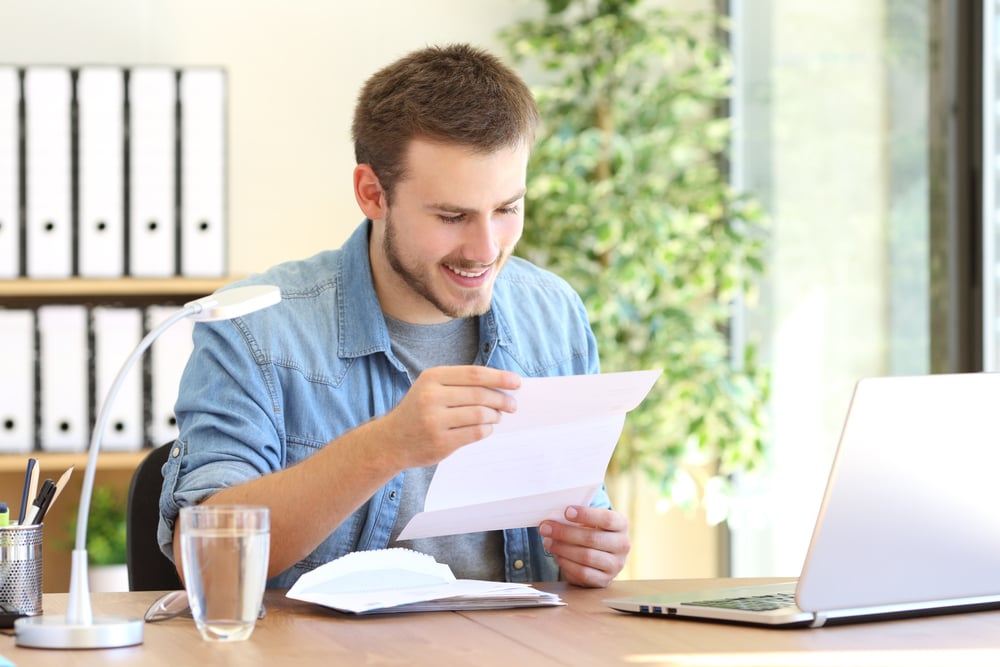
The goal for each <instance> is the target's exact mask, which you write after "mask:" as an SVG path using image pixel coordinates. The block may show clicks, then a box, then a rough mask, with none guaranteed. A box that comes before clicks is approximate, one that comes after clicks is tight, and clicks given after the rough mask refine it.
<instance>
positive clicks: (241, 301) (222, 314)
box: [184, 285, 281, 322]
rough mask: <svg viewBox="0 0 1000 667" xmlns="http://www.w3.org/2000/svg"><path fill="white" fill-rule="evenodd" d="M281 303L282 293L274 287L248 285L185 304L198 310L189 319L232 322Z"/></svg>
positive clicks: (185, 306)
mask: <svg viewBox="0 0 1000 667" xmlns="http://www.w3.org/2000/svg"><path fill="white" fill-rule="evenodd" d="M279 301H281V291H280V290H278V288H277V287H275V286H274V285H246V286H244V287H234V288H233V289H227V290H222V291H220V292H216V293H214V294H209V295H208V296H203V297H201V298H200V299H196V300H194V301H190V302H188V303H186V304H184V308H185V309H187V308H195V307H196V308H198V310H197V311H195V312H193V313H191V314H190V315H189V316H188V319H191V320H196V321H199V322H215V321H218V320H231V319H233V318H234V317H240V316H241V315H246V314H247V313H252V312H254V311H255V310H261V309H262V308H267V307H268V306H273V305H274V304H276V303H278V302H279Z"/></svg>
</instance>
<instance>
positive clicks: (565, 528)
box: [539, 505, 632, 588]
mask: <svg viewBox="0 0 1000 667" xmlns="http://www.w3.org/2000/svg"><path fill="white" fill-rule="evenodd" d="M566 519H567V520H569V521H572V522H573V523H572V524H570V525H567V524H564V523H559V522H558V521H543V522H542V525H541V526H539V532H540V533H541V535H542V544H543V546H544V547H545V550H546V551H548V552H549V553H551V554H552V555H553V556H555V559H556V563H558V565H559V567H560V568H561V569H562V578H563V579H565V580H566V581H568V582H569V583H571V584H576V585H577V586H586V587H589V588H604V587H605V586H607V585H608V584H609V583H611V580H612V579H614V578H615V577H616V576H617V575H618V573H619V572H621V571H622V568H623V567H625V558H626V557H627V556H628V552H629V550H630V549H631V548H632V544H631V542H629V538H628V519H626V518H625V516H624V515H622V514H619V513H618V512H615V511H614V510H607V509H599V508H595V507H581V506H578V505H573V506H570V507H567V508H566Z"/></svg>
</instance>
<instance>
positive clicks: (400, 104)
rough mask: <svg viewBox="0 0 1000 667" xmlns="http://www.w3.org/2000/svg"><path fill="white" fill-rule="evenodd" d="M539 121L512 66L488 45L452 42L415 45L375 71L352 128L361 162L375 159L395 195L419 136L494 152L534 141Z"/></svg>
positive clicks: (374, 164)
mask: <svg viewBox="0 0 1000 667" xmlns="http://www.w3.org/2000/svg"><path fill="white" fill-rule="evenodd" d="M537 126H538V107H537V106H536V105H535V99H534V97H533V96H532V94H531V91H530V90H529V89H528V86H527V85H526V84H525V83H524V81H523V80H521V78H520V77H519V76H518V75H517V74H516V73H515V72H514V71H513V70H512V69H510V68H509V67H507V66H506V65H504V64H503V63H502V62H501V61H500V60H499V59H498V58H497V57H495V56H493V55H491V54H489V53H487V52H486V51H483V50H481V49H477V48H475V47H472V46H469V45H467V44H454V45H450V46H443V47H429V48H425V49H421V50H419V51H414V52H413V53H411V54H409V55H407V56H405V57H403V58H401V59H400V60H397V61H396V62H394V63H392V64H391V65H388V66H387V67H384V68H383V69H381V70H379V71H378V72H376V73H375V74H373V75H372V76H371V77H370V78H369V79H368V81H367V82H365V85H364V87H363V88H362V89H361V95H360V96H359V98H358V103H357V106H356V107H355V110H354V123H353V124H352V127H351V133H352V135H353V137H354V157H355V159H356V160H357V163H358V164H369V165H371V167H372V170H373V171H374V172H375V174H376V175H377V176H378V178H379V182H380V183H381V185H382V189H383V190H384V191H385V193H386V197H387V198H389V199H391V195H392V192H393V188H394V186H395V184H396V182H397V181H399V180H400V179H401V178H404V177H405V174H406V165H405V164H404V161H405V151H406V149H407V147H408V146H409V143H410V141H412V140H413V139H414V138H417V137H421V138H425V139H428V140H430V141H439V142H442V143H446V144H458V145H462V146H468V147H470V148H472V149H473V150H475V151H477V152H481V153H492V152H494V151H497V150H499V149H501V148H505V147H510V146H515V145H517V144H519V143H521V142H524V143H525V144H527V145H528V146H531V145H532V144H533V143H534V140H535V129H536V128H537Z"/></svg>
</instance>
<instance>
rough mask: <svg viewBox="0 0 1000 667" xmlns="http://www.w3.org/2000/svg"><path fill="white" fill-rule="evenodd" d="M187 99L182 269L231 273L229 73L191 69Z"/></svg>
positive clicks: (184, 77)
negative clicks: (228, 234) (227, 209)
mask: <svg viewBox="0 0 1000 667" xmlns="http://www.w3.org/2000/svg"><path fill="white" fill-rule="evenodd" d="M180 100H181V274H182V275H184V276H196V277H217V276H222V275H225V272H226V261H225V259H226V248H225V243H226V233H225V232H226V219H225V206H226V203H225V191H226V141H225V132H226V122H225V117H226V77H225V72H223V71H222V70H221V69H209V68H204V69H195V68H193V69H186V70H183V71H182V72H181V78H180Z"/></svg>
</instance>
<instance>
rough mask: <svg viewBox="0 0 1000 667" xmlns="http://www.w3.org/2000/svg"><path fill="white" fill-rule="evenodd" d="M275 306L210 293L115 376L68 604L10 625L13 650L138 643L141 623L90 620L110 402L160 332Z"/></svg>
mask: <svg viewBox="0 0 1000 667" xmlns="http://www.w3.org/2000/svg"><path fill="white" fill-rule="evenodd" d="M280 300H281V293H280V292H279V290H278V288H277V287H275V286H273V285H251V286H247V287H237V288H234V289H229V290H223V291H221V292H216V293H215V294H211V295H209V296H206V297H202V298H201V299H197V300H195V301H191V302H189V303H186V304H184V307H183V308H182V309H181V310H179V311H178V312H177V313H175V314H174V315H172V316H171V317H169V318H167V319H166V320H165V321H164V322H163V323H162V324H160V325H159V326H158V327H156V328H155V329H153V330H152V331H150V332H149V333H148V334H146V337H145V338H143V339H142V341H140V343H139V345H138V346H137V347H136V348H135V350H134V351H133V352H132V355H131V356H130V357H129V358H128V359H127V360H126V361H125V364H124V365H123V366H122V367H121V370H119V371H118V375H117V376H116V377H115V381H114V382H113V383H112V385H111V388H110V389H109V390H108V395H107V397H106V398H105V399H104V403H103V405H102V406H101V411H100V414H99V416H98V418H97V421H96V422H95V423H94V431H93V433H92V434H91V437H90V450H89V454H88V456H87V468H86V470H84V475H83V489H82V491H81V492H80V514H79V517H78V519H77V523H76V544H75V546H74V548H73V560H72V570H71V573H70V580H69V602H68V604H67V606H66V615H65V616H48V615H45V614H42V615H40V616H25V617H23V618H19V619H17V620H16V621H15V622H14V634H15V636H16V644H17V645H18V646H30V647H33V648H114V647H118V646H134V645H135V644H141V643H142V626H143V620H142V619H141V618H137V619H135V618H126V617H124V616H94V613H93V609H92V607H91V604H90V585H89V584H88V582H87V515H88V514H89V513H90V496H91V493H92V492H93V490H94V475H95V474H96V471H97V454H98V452H99V451H100V448H101V438H102V436H103V435H104V428H105V426H106V425H107V421H108V417H109V412H110V408H111V406H112V404H113V403H114V400H115V396H117V395H118V390H119V389H120V388H121V385H122V382H123V381H124V380H125V376H126V375H127V374H128V372H129V370H131V368H132V367H133V366H134V365H135V362H136V361H138V360H139V359H140V358H141V357H142V354H143V352H145V351H146V349H147V348H148V347H149V346H150V345H151V344H152V343H153V341H154V340H156V339H157V338H158V337H159V336H160V335H161V334H162V333H163V332H164V331H166V330H167V329H169V328H170V327H171V326H173V325H174V324H176V323H177V322H179V321H180V320H183V319H185V318H188V319H192V320H198V321H202V322H211V321H216V320H229V319H232V318H234V317H239V316H240V315H246V314H247V313H252V312H253V311H255V310H260V309H262V308H266V307H268V306H272V305H274V304H276V303H278V302H279V301H280Z"/></svg>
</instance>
